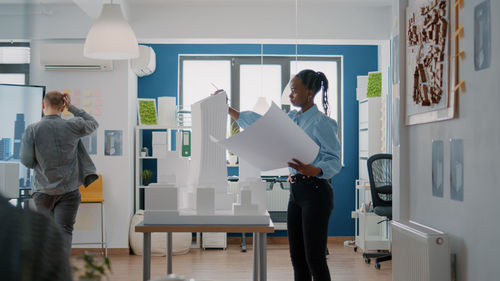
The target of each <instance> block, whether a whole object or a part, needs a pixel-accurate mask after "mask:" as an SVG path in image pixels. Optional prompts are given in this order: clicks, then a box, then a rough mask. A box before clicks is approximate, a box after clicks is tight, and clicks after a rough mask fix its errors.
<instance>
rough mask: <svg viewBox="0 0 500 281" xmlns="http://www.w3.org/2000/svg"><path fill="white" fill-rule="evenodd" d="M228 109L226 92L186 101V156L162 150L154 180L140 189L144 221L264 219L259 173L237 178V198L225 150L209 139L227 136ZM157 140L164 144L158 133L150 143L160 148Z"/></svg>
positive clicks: (252, 221) (263, 189) (263, 190)
mask: <svg viewBox="0 0 500 281" xmlns="http://www.w3.org/2000/svg"><path fill="white" fill-rule="evenodd" d="M227 110H228V107H227V104H226V94H225V93H224V94H218V95H215V96H210V97H207V98H205V99H203V100H200V101H198V102H197V103H194V104H193V105H192V106H191V112H192V113H191V114H192V132H191V155H192V157H191V160H188V158H186V157H182V155H181V152H180V151H162V155H164V157H160V158H159V159H158V173H157V175H158V183H156V184H150V185H149V187H147V188H145V211H144V223H145V224H256V225H259V224H265V225H267V224H268V223H269V214H268V212H267V210H266V183H265V182H263V181H262V180H260V177H255V178H252V179H248V180H245V181H243V182H240V183H239V196H238V198H239V200H238V202H236V203H235V202H234V198H235V196H234V195H233V194H231V193H228V191H227V190H228V182H227V166H226V151H225V149H223V148H222V147H220V146H218V145H217V144H216V143H214V142H213V141H212V140H211V138H210V136H213V137H215V138H216V139H224V138H225V137H226V133H227V128H226V124H227V118H228V117H227ZM162 141H164V142H165V144H166V143H167V140H166V137H164V136H163V134H157V137H153V143H154V144H155V146H159V147H162V144H161V142H162ZM177 143H180V138H179V136H177ZM153 153H154V151H153Z"/></svg>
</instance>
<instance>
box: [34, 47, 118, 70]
mask: <svg viewBox="0 0 500 281" xmlns="http://www.w3.org/2000/svg"><path fill="white" fill-rule="evenodd" d="M40 64H41V65H42V67H43V68H44V69H45V70H100V71H111V70H113V61H112V60H97V59H89V58H86V57H84V56H83V44H66V43H64V44H57V43H47V44H41V45H40Z"/></svg>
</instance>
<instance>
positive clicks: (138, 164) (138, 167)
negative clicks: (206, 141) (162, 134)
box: [134, 125, 191, 213]
mask: <svg viewBox="0 0 500 281" xmlns="http://www.w3.org/2000/svg"><path fill="white" fill-rule="evenodd" d="M153 130H155V131H166V132H167V136H168V137H167V148H168V150H169V151H171V150H172V132H174V131H179V130H191V127H182V126H161V125H141V126H137V127H136V128H135V185H134V202H135V204H134V213H135V212H137V210H139V209H140V189H141V188H147V186H144V185H143V183H142V177H141V173H142V170H143V166H144V163H143V161H144V160H150V159H152V160H155V159H158V157H155V156H141V148H142V147H143V134H144V132H145V131H153ZM150 153H151V152H150Z"/></svg>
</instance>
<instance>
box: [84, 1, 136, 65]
mask: <svg viewBox="0 0 500 281" xmlns="http://www.w3.org/2000/svg"><path fill="white" fill-rule="evenodd" d="M83 55H84V56H86V57H88V58H93V59H111V60H123V59H133V58H137V57H138V56H139V44H138V43H137V39H136V37H135V34H134V31H133V30H132V28H131V27H130V25H129V24H128V23H127V21H125V18H124V17H123V15H122V11H121V8H120V5H119V4H104V5H103V7H102V11H101V14H100V15H99V17H98V18H97V20H96V21H95V22H94V24H93V25H92V27H91V28H90V31H89V33H88V34H87V39H86V40H85V46H84V48H83Z"/></svg>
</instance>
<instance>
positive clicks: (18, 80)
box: [0, 73, 25, 85]
mask: <svg viewBox="0 0 500 281" xmlns="http://www.w3.org/2000/svg"><path fill="white" fill-rule="evenodd" d="M24 79H25V74H24V73H0V84H16V85H24Z"/></svg>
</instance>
